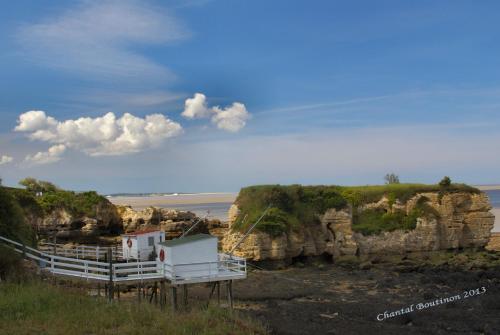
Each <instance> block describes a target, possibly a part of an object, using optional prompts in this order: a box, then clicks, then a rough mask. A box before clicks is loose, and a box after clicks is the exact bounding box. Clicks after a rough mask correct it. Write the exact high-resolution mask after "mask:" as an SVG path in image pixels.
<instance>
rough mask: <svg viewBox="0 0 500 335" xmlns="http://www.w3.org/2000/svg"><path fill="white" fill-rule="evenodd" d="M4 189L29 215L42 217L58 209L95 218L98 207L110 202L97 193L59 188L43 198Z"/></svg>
mask: <svg viewBox="0 0 500 335" xmlns="http://www.w3.org/2000/svg"><path fill="white" fill-rule="evenodd" d="M4 189H6V190H8V192H9V193H10V194H11V195H12V196H13V197H14V198H15V199H16V200H17V201H18V202H19V204H20V205H21V207H22V208H23V209H24V210H25V211H26V212H27V213H30V214H33V215H36V216H40V217H41V216H43V215H47V214H49V213H51V212H52V211H54V210H56V209H66V210H67V211H68V212H69V213H71V214H72V215H74V216H77V217H78V216H80V217H81V216H89V217H94V216H95V215H96V208H97V206H98V205H99V204H101V203H104V202H108V199H106V197H104V196H102V195H99V194H97V192H95V191H87V192H73V191H67V190H62V189H59V188H57V189H53V190H50V191H47V192H43V193H42V195H41V196H35V193H34V192H32V191H30V190H26V189H20V188H11V187H5V188H4Z"/></svg>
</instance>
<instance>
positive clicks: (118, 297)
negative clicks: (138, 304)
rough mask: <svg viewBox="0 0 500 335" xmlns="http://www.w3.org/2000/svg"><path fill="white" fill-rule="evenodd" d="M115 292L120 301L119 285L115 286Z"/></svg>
mask: <svg viewBox="0 0 500 335" xmlns="http://www.w3.org/2000/svg"><path fill="white" fill-rule="evenodd" d="M116 288H117V291H116V293H117V294H118V300H120V285H116Z"/></svg>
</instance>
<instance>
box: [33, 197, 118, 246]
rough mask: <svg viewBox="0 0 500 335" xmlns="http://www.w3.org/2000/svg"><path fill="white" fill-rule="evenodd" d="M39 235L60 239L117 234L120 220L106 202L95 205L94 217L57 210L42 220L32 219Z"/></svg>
mask: <svg viewBox="0 0 500 335" xmlns="http://www.w3.org/2000/svg"><path fill="white" fill-rule="evenodd" d="M32 219H33V220H35V221H36V223H35V224H34V226H35V227H37V229H38V233H39V234H40V235H47V236H53V234H54V232H55V233H56V237H57V238H60V239H70V238H78V237H89V236H97V235H100V234H105V233H110V232H119V231H120V230H121V225H122V220H121V218H120V216H119V215H118V212H117V210H116V207H115V206H114V205H113V204H111V203H110V202H108V201H104V202H102V203H100V204H98V205H97V208H96V215H95V217H92V218H90V217H86V216H83V217H82V216H77V215H75V214H73V213H71V212H70V211H69V210H68V209H66V208H59V209H56V210H54V211H52V212H51V213H49V214H47V215H45V216H44V217H43V218H32Z"/></svg>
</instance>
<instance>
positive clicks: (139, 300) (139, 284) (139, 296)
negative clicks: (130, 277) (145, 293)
mask: <svg viewBox="0 0 500 335" xmlns="http://www.w3.org/2000/svg"><path fill="white" fill-rule="evenodd" d="M137 302H138V303H139V304H140V303H141V283H137Z"/></svg>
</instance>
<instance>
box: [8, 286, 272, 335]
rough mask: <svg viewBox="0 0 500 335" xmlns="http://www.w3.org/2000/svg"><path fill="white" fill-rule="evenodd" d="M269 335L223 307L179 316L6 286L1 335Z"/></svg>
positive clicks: (64, 292)
mask: <svg viewBox="0 0 500 335" xmlns="http://www.w3.org/2000/svg"><path fill="white" fill-rule="evenodd" d="M134 302H135V300H134ZM265 333H266V332H265V329H264V328H263V327H262V326H260V325H259V324H257V323H256V322H255V321H251V320H249V319H247V318H244V317H242V316H240V315H239V314H238V313H236V312H233V313H230V312H229V311H228V310H223V309H219V308H209V309H198V308H193V310H192V311H190V312H185V313H178V314H175V315H173V314H171V313H170V312H168V311H161V310H160V309H159V308H157V307H155V306H154V305H151V304H141V305H137V303H132V302H130V303H129V302H115V303H113V304H109V303H107V302H106V300H105V299H103V298H95V297H89V296H85V295H84V294H83V293H82V292H81V291H72V290H70V289H67V288H62V287H54V286H51V285H48V284H44V283H37V282H34V283H29V282H28V283H23V284H6V283H3V284H0V334H12V335H16V334H54V335H57V334H61V335H68V334H75V335H79V334H147V335H154V334H214V335H215V334H265Z"/></svg>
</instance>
